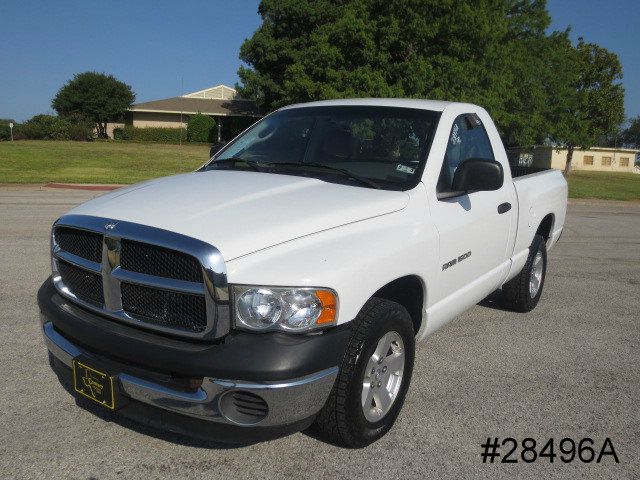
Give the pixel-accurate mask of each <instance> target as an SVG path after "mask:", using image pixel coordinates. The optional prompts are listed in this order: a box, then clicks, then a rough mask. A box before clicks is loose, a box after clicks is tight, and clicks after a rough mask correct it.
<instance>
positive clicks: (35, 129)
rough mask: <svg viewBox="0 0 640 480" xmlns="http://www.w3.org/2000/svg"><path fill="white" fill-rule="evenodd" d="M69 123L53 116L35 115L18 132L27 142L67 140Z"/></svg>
mask: <svg viewBox="0 0 640 480" xmlns="http://www.w3.org/2000/svg"><path fill="white" fill-rule="evenodd" d="M69 125H70V123H69V122H68V121H67V120H65V119H63V118H61V117H57V116H55V115H35V116H34V117H32V118H30V119H29V120H27V121H26V122H24V123H23V124H22V125H21V127H20V130H21V132H22V134H23V135H24V137H25V138H27V139H29V140H67V139H68V131H69Z"/></svg>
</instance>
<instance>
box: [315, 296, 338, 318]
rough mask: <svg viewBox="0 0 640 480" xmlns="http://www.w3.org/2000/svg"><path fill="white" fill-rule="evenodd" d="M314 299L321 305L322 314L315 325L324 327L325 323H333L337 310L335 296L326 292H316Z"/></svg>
mask: <svg viewBox="0 0 640 480" xmlns="http://www.w3.org/2000/svg"><path fill="white" fill-rule="evenodd" d="M315 293H316V297H318V299H319V300H320V302H321V303H322V313H320V316H319V317H318V319H317V320H316V325H324V324H327V323H333V322H334V321H335V319H336V311H337V308H338V302H337V300H336V296H335V294H333V293H332V292H330V291H328V290H316V292H315Z"/></svg>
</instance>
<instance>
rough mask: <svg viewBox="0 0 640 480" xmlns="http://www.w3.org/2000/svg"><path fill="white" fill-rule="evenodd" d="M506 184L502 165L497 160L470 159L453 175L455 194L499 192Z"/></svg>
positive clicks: (452, 187)
mask: <svg viewBox="0 0 640 480" xmlns="http://www.w3.org/2000/svg"><path fill="white" fill-rule="evenodd" d="M503 182H504V171H503V170H502V165H501V164H500V163H499V162H496V161H495V160H487V159H481V158H470V159H468V160H465V161H464V162H462V163H461V164H460V165H459V166H458V168H457V169H456V173H455V174H454V175H453V184H452V186H451V189H452V190H453V191H455V192H479V191H491V190H498V189H499V188H500V187H502V184H503Z"/></svg>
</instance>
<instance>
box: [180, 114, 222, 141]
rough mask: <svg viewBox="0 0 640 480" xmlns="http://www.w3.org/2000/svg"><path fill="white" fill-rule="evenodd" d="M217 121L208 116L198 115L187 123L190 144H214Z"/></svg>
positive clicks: (193, 116)
mask: <svg viewBox="0 0 640 480" xmlns="http://www.w3.org/2000/svg"><path fill="white" fill-rule="evenodd" d="M215 128H216V121H215V120H214V119H213V118H211V117H209V116H208V115H203V114H201V113H196V114H195V115H192V116H191V118H189V122H188V123H187V139H188V140H189V141H190V142H212V141H213V139H214V135H215Z"/></svg>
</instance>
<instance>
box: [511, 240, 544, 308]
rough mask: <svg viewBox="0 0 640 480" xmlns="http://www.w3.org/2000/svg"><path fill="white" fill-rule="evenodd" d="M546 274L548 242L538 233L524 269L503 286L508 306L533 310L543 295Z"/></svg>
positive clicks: (530, 248)
mask: <svg viewBox="0 0 640 480" xmlns="http://www.w3.org/2000/svg"><path fill="white" fill-rule="evenodd" d="M546 274H547V244H546V242H545V240H544V237H542V236H541V235H536V236H535V237H533V242H532V243H531V247H529V257H528V258H527V262H526V263H525V264H524V267H523V268H522V271H521V272H520V273H519V274H518V275H517V276H516V277H514V278H512V279H511V280H509V281H508V282H507V283H505V284H504V285H503V287H502V292H503V293H504V298H505V303H506V304H507V306H508V307H509V308H511V309H512V310H515V311H517V312H529V311H531V310H533V309H534V308H535V307H536V305H537V304H538V301H539V300H540V296H541V295H542V287H544V279H545V276H546Z"/></svg>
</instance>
